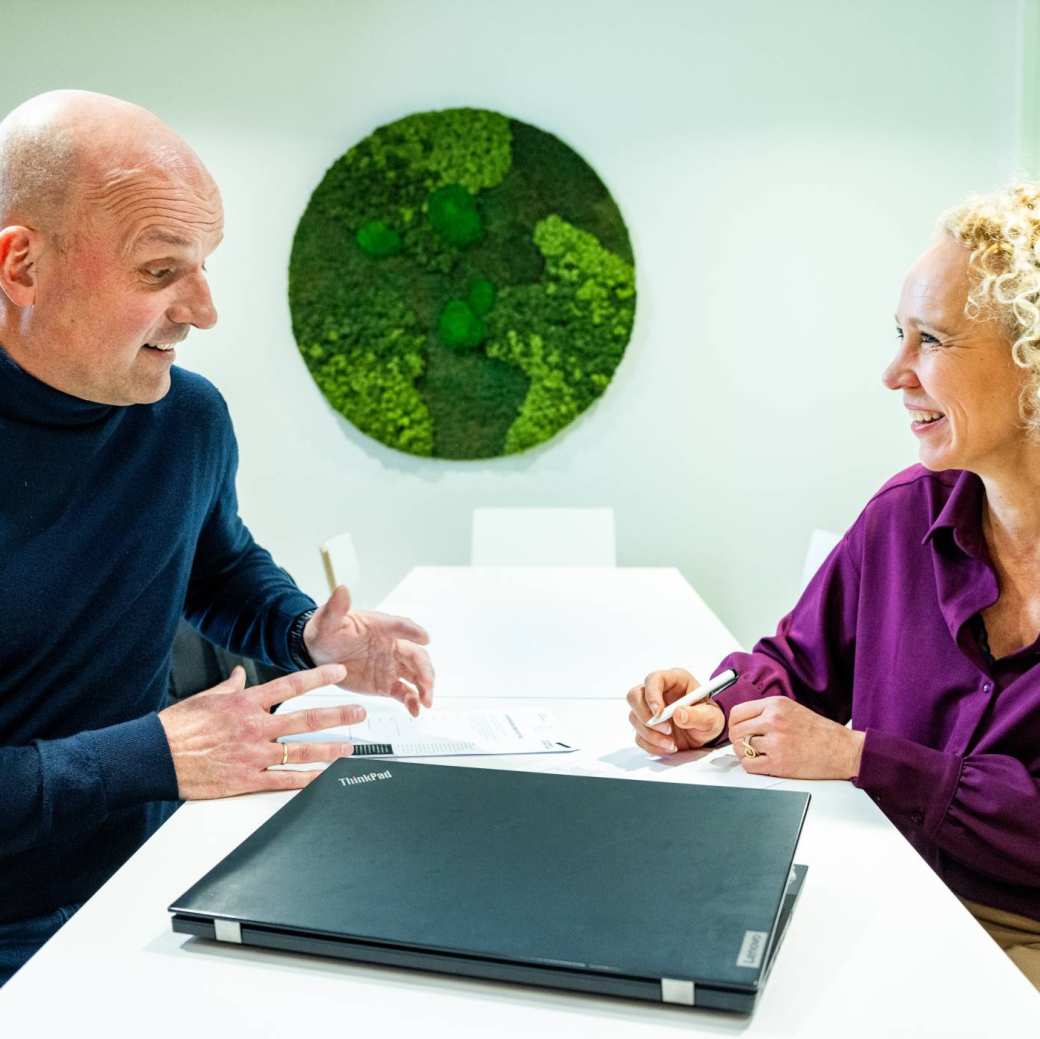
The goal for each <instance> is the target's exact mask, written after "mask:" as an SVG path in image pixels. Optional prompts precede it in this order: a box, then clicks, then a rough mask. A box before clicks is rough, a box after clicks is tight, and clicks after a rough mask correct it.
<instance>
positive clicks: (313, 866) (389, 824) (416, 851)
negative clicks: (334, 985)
mask: <svg viewBox="0 0 1040 1039" xmlns="http://www.w3.org/2000/svg"><path fill="white" fill-rule="evenodd" d="M808 801H809V797H808V795H807V794H802V793H793V792H786V791H771V790H763V791H750V790H740V789H733V788H727V787H713V786H701V785H687V784H679V783H661V782H647V781H639V780H619V779H601V778H593V777H583V776H568V775H554V774H547V773H537V772H513V771H505V770H499V769H482V768H470V767H446V766H444V765H424V764H414V763H405V762H399V761H393V762H385V763H384V762H378V763H376V762H373V761H372V760H360V759H352V758H341V759H339V760H338V761H336V762H333V763H332V764H331V765H330V766H329V768H328V769H327V770H326V771H325V773H324V774H323V775H322V776H321V777H319V778H318V779H317V780H316V781H315V782H313V783H312V784H311V785H310V786H308V787H307V788H306V789H305V790H303V791H302V792H301V793H300V794H298V795H297V796H296V797H295V798H294V799H293V800H292V801H290V802H289V803H288V804H287V805H286V806H285V807H283V808H282V809H281V810H280V811H278V812H277V813H276V814H275V815H274V816H272V817H271V818H270V819H269V820H268V821H267V822H266V823H265V824H264V825H263V826H261V827H260V828H259V829H258V830H257V831H256V832H255V833H254V834H252V836H250V837H249V838H248V839H247V840H246V841H244V842H243V843H242V844H241V845H240V846H239V847H238V848H236V849H235V850H234V851H233V852H232V853H231V854H230V855H228V856H227V858H225V859H224V860H223V861H222V862H221V863H220V864H219V865H217V866H216V867H215V868H214V869H213V870H211V871H210V872H209V873H208V874H207V875H206V876H205V877H204V878H203V879H202V880H200V881H199V882H198V883H197V884H195V885H194V886H193V887H192V888H191V889H190V890H189V891H187V892H186V893H185V894H184V895H183V896H181V898H179V899H177V900H176V901H175V902H174V903H173V905H171V906H170V911H171V912H172V913H174V914H175V922H174V927H175V929H177V930H187V931H189V932H191V933H200V934H209V933H210V932H209V931H208V930H199V929H197V928H194V927H192V926H178V922H180V924H182V925H183V924H184V923H185V921H187V922H191V921H199V920H204V921H209V920H212V921H220V922H221V926H219V927H217V929H216V930H215V934H216V936H218V937H220V936H221V931H223V934H224V935H225V936H226V935H227V934H229V931H228V929H227V922H237V923H238V924H240V925H242V927H241V930H232V931H231V932H230V933H233V934H238V935H242V934H247V935H251V937H246V938H240V939H239V940H245V941H252V942H254V943H255V944H267V945H272V946H273V947H276V948H293V949H299V950H301V951H314V952H322V953H325V954H328V953H329V952H330V949H331V946H330V944H329V942H328V941H323V939H328V938H340V939H344V940H346V941H347V942H348V943H349V944H351V945H352V946H355V947H356V946H359V945H367V946H370V947H372V946H381V947H384V948H389V947H392V948H393V949H394V950H395V958H392V959H388V958H383V959H382V960H379V962H396V963H404V964H405V965H413V966H422V967H427V968H428V967H430V966H431V963H432V959H431V957H433V958H436V957H438V956H440V957H446V958H448V959H451V958H453V957H455V958H458V959H459V962H460V963H461V961H462V960H463V959H465V960H466V961H467V963H468V962H471V961H472V962H478V963H479V962H486V963H489V964H490V963H494V964H496V965H498V966H497V967H496V968H495V970H494V971H489V972H486V973H485V976H494V977H501V976H503V973H502V970H501V965H503V964H518V965H529V966H532V967H537V968H544V969H546V970H554V969H556V970H560V971H564V972H570V973H572V974H573V973H576V972H577V973H581V974H582V975H583V977H584V979H585V980H584V981H583V982H582V984H580V985H564V986H563V987H579V988H583V989H585V990H586V991H588V990H593V991H604V992H610V991H619V990H617V989H615V988H612V986H611V985H610V984H609V981H610V979H611V978H612V977H613V978H628V979H640V980H649V981H652V982H654V989H653V990H654V991H661V992H662V993H663V996H662V998H665V999H668V991H669V988H668V985H666V984H665V982H666V981H667V982H678V983H679V987H678V988H675V987H674V986H673V987H672V988H671V990H670V991H671V992H672V994H673V995H674V996H676V997H677V998H676V1001H678V1002H686V1001H687V1000H686V999H685V998H684V995H683V994H684V993H685V992H686V991H687V989H686V988H685V986H687V985H690V986H693V985H696V986H708V987H716V988H720V989H723V990H727V991H731V992H733V993H737V992H741V993H745V994H753V993H755V992H756V991H757V989H758V987H759V984H760V980H761V978H762V976H763V972H764V971H765V969H766V968H767V966H768V963H769V962H770V950H771V945H772V942H773V940H774V937H775V935H776V932H777V931H778V927H777V923H778V918H779V915H780V910H781V907H782V904H783V899H784V897H785V894H789V880H790V878H791V876H792V869H791V867H792V861H793V856H794V851H795V847H796V844H797V841H798V836H799V833H800V830H801V826H802V822H803V820H804V817H805V812H806V808H807V805H808ZM271 935H280V936H282V937H281V938H280V939H279V940H277V941H272V940H269V937H270V936H271ZM285 936H296V937H297V938H298V939H299V940H298V941H294V942H286V941H285V940H284V939H285ZM308 939H313V942H312V943H311V944H308ZM402 952H403V953H404V954H405V955H404V956H403V958H402V955H401V954H402ZM409 952H410V953H412V954H414V955H412V956H411V957H409V955H408V953H409ZM332 954H334V955H335V954H337V953H335V952H333V953H332ZM346 955H348V956H349V953H346ZM349 958H373V957H365V956H349ZM376 959H378V958H377V957H376ZM433 969H443V968H440V967H436V966H434V968H433ZM448 969H450V965H449V968H448ZM458 972H459V973H470V974H473V973H477V974H480V973H482V972H481V971H480V970H462V969H460V970H459V971H458ZM504 976H507V977H508V976H509V975H508V973H506V974H505V975H504ZM516 976H517V978H519V979H520V980H531V977H532V975H531V974H526V975H525V974H522V973H521V974H517V975H516ZM533 976H534V977H537V972H535V974H534V975H533ZM588 978H593V979H596V978H600V979H603V984H602V985H597V984H591V985H590V984H588V983H587V979H588ZM689 991H690V992H692V991H693V989H692V987H691V988H690V989H689ZM625 994H635V993H634V992H632V993H629V992H626V993H625ZM697 1002H698V1003H700V1002H701V1001H699V1000H698V1001H697ZM735 1008H736V1007H735Z"/></svg>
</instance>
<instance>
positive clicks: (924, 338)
mask: <svg viewBox="0 0 1040 1039" xmlns="http://www.w3.org/2000/svg"><path fill="white" fill-rule="evenodd" d="M921 342H922V343H927V344H928V345H929V346H938V345H939V340H938V339H936V338H935V336H933V335H932V334H931V333H929V332H922V333H921Z"/></svg>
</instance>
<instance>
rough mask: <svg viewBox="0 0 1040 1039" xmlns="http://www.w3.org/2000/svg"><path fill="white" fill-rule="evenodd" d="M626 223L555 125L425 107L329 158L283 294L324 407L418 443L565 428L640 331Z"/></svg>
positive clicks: (438, 452)
mask: <svg viewBox="0 0 1040 1039" xmlns="http://www.w3.org/2000/svg"><path fill="white" fill-rule="evenodd" d="M635 302H636V294H635V268H634V263H633V258H632V247H631V245H630V244H629V239H628V231H627V230H626V228H625V224H624V221H623V220H622V219H621V214H620V212H619V211H618V207H617V205H616V204H615V203H614V200H613V199H612V198H611V197H610V193H609V192H608V191H607V189H606V187H605V186H604V184H603V182H602V181H601V180H600V179H599V177H598V176H596V174H595V172H594V171H593V170H592V168H591V167H590V166H589V165H588V164H587V163H586V162H585V161H584V160H583V159H582V158H581V157H580V156H578V155H577V154H576V153H575V152H574V151H572V150H571V149H570V148H568V147H567V145H565V144H564V143H563V142H562V141H560V140H559V139H558V138H557V137H554V136H553V135H552V134H549V133H545V132H543V131H542V130H538V129H536V128H535V127H533V126H529V125H528V124H526V123H522V122H519V121H517V120H515V119H510V118H508V117H506V116H504V115H500V114H498V113H497V112H491V111H486V110H481V109H473V108H457V109H449V110H447V111H440V112H422V113H419V114H416V115H410V116H407V117H406V118H404V119H399V120H398V121H397V122H394V123H391V124H389V125H388V126H383V127H380V128H379V129H378V130H376V131H375V132H374V133H372V134H370V135H369V136H368V137H366V138H365V139H364V140H363V141H361V142H360V143H359V144H356V145H355V146H354V147H353V148H351V149H350V150H349V151H348V152H346V154H344V155H343V156H342V157H341V158H340V159H338V160H337V161H336V162H335V163H334V164H333V166H332V167H331V168H330V169H329V171H328V172H327V173H326V174H325V177H324V178H323V180H322V181H321V183H320V184H319V185H318V187H317V189H316V190H315V191H314V194H313V195H312V196H311V199H310V202H309V204H308V206H307V209H306V211H305V212H304V214H303V217H302V218H301V219H300V223H299V226H298V228H297V230H296V236H295V239H294V241H293V248H292V257H291V259H290V263H289V303H290V308H291V311H292V322H293V332H294V335H295V337H296V342H297V345H298V346H299V349H300V353H301V354H302V356H303V358H304V361H305V362H306V364H307V367H308V369H309V370H310V372H311V374H312V375H313V377H314V380H315V382H316V383H317V384H318V386H319V387H320V388H321V391H322V393H323V394H324V395H325V397H326V399H327V400H328V401H329V403H330V404H331V405H332V407H334V408H335V409H336V410H337V411H339V412H340V413H341V414H343V415H344V416H345V417H346V418H347V419H348V420H349V421H350V422H352V423H353V424H354V425H355V426H356V427H357V428H358V429H360V430H362V431H363V432H364V433H366V434H368V435H369V436H371V437H374V438H376V439H377V440H380V441H382V443H384V444H387V445H389V446H390V447H393V448H396V449H398V450H400V451H406V452H409V453H411V454H413V455H424V456H432V457H435V458H453V459H464V458H491V457H495V456H497V455H503V454H512V453H514V452H517V451H524V450H526V449H527V448H530V447H533V446H534V445H535V444H539V443H541V442H543V441H545V440H547V439H549V438H550V437H552V436H553V435H554V434H556V433H557V432H559V431H560V430H561V429H563V428H564V427H565V426H566V425H568V423H570V422H571V421H573V420H574V419H575V418H576V417H577V416H578V415H580V414H581V413H582V412H583V411H584V410H585V409H586V408H587V407H588V406H589V405H590V404H591V403H592V402H593V401H594V400H596V398H597V397H599V396H600V395H601V394H602V393H603V391H604V390H605V389H606V388H607V385H608V384H609V383H610V379H611V377H612V375H613V373H614V370H615V368H616V367H617V365H618V362H619V361H620V360H621V356H622V354H623V353H624V351H625V346H626V345H627V343H628V340H629V336H630V334H631V332H632V322H633V318H634V316H635Z"/></svg>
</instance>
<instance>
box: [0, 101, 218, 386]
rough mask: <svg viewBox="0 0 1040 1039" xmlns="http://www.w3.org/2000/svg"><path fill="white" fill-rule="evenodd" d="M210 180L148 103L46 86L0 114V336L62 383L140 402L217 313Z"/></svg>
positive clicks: (40, 372)
mask: <svg viewBox="0 0 1040 1039" xmlns="http://www.w3.org/2000/svg"><path fill="white" fill-rule="evenodd" d="M222 234H223V209H222V206H221V201H220V193H219V191H218V190H217V186H216V184H215V183H214V181H213V178H212V177H210V175H209V173H208V172H207V171H206V169H205V167H204V166H203V165H202V163H201V161H200V160H199V158H198V156H197V155H196V154H195V153H194V152H193V151H192V150H191V149H190V148H189V147H188V145H187V144H185V143H184V142H183V141H182V140H181V139H180V138H179V137H178V136H177V135H176V134H175V133H174V132H173V131H172V130H171V129H170V128H169V127H167V126H166V125H165V124H164V123H162V122H161V121H160V120H159V119H158V118H157V117H156V116H154V115H153V114H152V113H150V112H148V111H147V110H146V109H143V108H140V107H139V106H137V105H133V104H129V103H128V102H126V101H120V100H118V99H117V98H113V97H107V96H105V95H103V94H91V93H87V92H84V91H67V90H62V91H54V92H51V93H48V94H41V95H40V96H38V97H35V98H31V99H30V100H29V101H26V102H25V103H24V104H22V105H20V106H19V107H18V108H16V109H15V110H14V111H13V112H11V113H10V114H9V115H8V116H7V117H6V118H5V119H4V120H3V121H2V122H0V345H2V346H3V347H4V349H5V350H7V352H8V353H9V354H10V355H11V356H12V357H13V358H14V360H15V361H17V362H18V364H20V365H21V366H22V367H23V368H25V369H26V371H28V372H30V373H31V374H32V375H34V376H36V378H38V379H40V380H42V381H43V382H46V383H48V384H49V385H51V386H54V387H56V388H57V389H60V390H63V391H64V392H66V393H69V394H72V395H73V396H76V397H82V398H83V399H85V400H93V401H98V402H99V403H104V404H148V403H152V402H154V401H157V400H159V399H160V398H162V397H163V396H164V395H165V394H166V392H167V390H168V389H169V387H170V366H171V365H172V363H173V357H174V352H173V351H172V350H168V351H162V350H159V349H158V348H157V345H167V344H170V343H174V342H177V341H179V340H181V339H183V338H184V337H185V336H186V335H187V334H188V331H189V329H190V327H191V326H192V325H194V326H195V327H197V328H210V327H212V325H213V324H214V323H215V322H216V319H217V315H216V311H215V309H214V307H213V301H212V299H211V297H210V293H209V286H208V285H207V283H206V275H205V273H204V261H205V259H206V257H207V256H208V255H209V254H210V253H211V252H212V251H213V250H214V249H215V248H216V247H217V245H218V244H219V242H220V239H221V237H222Z"/></svg>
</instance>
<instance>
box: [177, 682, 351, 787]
mask: <svg viewBox="0 0 1040 1039" xmlns="http://www.w3.org/2000/svg"><path fill="white" fill-rule="evenodd" d="M344 673H345V672H344V668H343V667H342V666H340V665H339V664H326V665H325V666H324V667H316V668H314V670H312V671H297V672H296V673H295V674H291V675H286V676H285V677H284V678H276V679H275V680H274V681H273V682H267V683H266V684H265V685H256V686H253V687H252V688H251V689H246V687H245V686H246V673H245V671H244V670H243V669H242V668H240V667H236V668H235V669H234V670H233V671H232V672H231V675H230V677H229V678H228V679H227V681H225V682H221V683H220V685H218V686H214V687H213V688H212V689H206V690H203V692H201V693H196V694H195V696H189V697H188V698H187V699H185V700H181V701H180V702H179V703H175V704H173V705H172V706H171V707H167V708H166V710H164V711H160V713H159V721H160V722H162V726H163V729H165V730H166V740H167V742H168V743H169V744H170V753H171V754H172V755H173V767H174V769H175V770H176V772H177V793H178V796H179V797H180V798H182V799H183V800H186V801H187V800H197V799H201V798H209V797H228V796H230V795H232V794H248V793H251V792H252V791H254V790H296V789H298V788H300V787H303V786H306V785H307V784H308V783H309V782H310V781H311V780H312V779H314V778H316V777H317V775H318V772H317V771H314V770H312V771H308V772H297V771H294V770H289V771H285V772H282V771H278V772H271V771H268V770H269V769H270V768H271V766H272V765H281V764H282V763H283V758H284V757H285V755H286V754H287V755H288V758H287V760H286V762H285V763H292V764H299V763H301V762H316V761H334V760H335V759H336V758H340V757H343V756H344V755H346V754H350V753H352V752H353V750H354V748H353V746H352V745H351V744H349V743H284V744H283V743H277V742H275V741H276V740H277V739H278V737H279V736H291V735H295V734H298V733H302V732H316V731H318V730H320V729H329V728H332V727H333V726H336V725H356V724H357V723H358V722H359V721H361V720H362V719H363V718H364V717H365V709H364V708H363V707H359V706H356V705H351V706H342V707H327V708H321V709H312V710H309V711H297V712H296V713H288V714H271V713H270V710H271V707H273V706H274V705H275V704H278V703H282V702H283V701H285V700H289V699H292V697H294V696H299V695H300V694H301V693H306V692H307V691H308V690H311V689H317V688H318V687H319V686H323V685H331V684H332V683H334V682H339V681H341V680H342V679H343V675H344Z"/></svg>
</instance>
